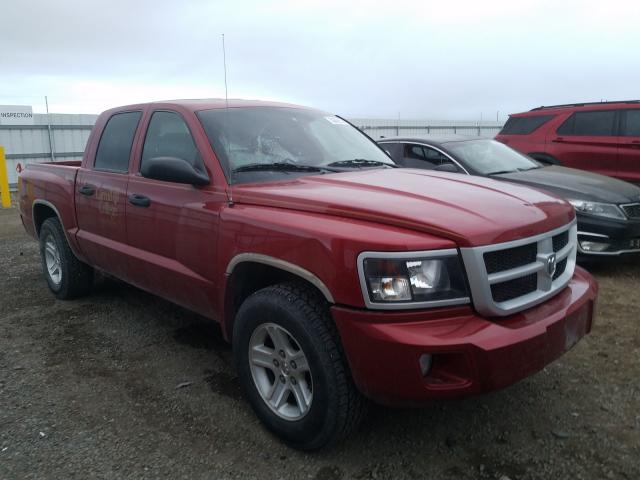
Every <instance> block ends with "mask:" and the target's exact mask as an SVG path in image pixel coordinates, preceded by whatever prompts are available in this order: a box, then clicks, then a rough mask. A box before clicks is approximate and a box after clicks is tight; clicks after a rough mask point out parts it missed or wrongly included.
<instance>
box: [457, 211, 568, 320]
mask: <svg viewBox="0 0 640 480" xmlns="http://www.w3.org/2000/svg"><path fill="white" fill-rule="evenodd" d="M576 247H577V227H576V222H575V221H573V222H572V223H570V224H568V225H565V226H564V227H560V228H557V229H555V230H552V231H550V232H547V233H544V234H541V235H536V236H534V237H529V238H524V239H521V240H516V241H513V242H506V243H502V244H497V245H488V246H484V247H473V248H462V249H460V251H461V253H462V258H463V261H464V264H465V268H466V270H467V276H468V277H469V286H470V288H471V296H472V299H473V303H474V306H475V308H476V310H478V311H479V312H480V313H482V314H485V315H499V316H500V315H509V314H511V313H515V312H518V311H521V310H524V309H526V308H529V307H532V306H533V305H536V304H538V303H541V302H543V301H544V300H546V299H547V298H549V297H551V296H553V295H555V294H556V293H557V292H558V291H560V290H561V289H562V288H564V287H565V286H566V284H567V283H568V282H569V280H570V279H571V277H572V276H573V271H574V269H575V258H576V249H577V248H576Z"/></svg>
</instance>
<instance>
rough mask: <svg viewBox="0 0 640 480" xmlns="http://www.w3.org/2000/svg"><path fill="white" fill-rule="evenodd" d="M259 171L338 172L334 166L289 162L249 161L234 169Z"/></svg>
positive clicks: (237, 171) (235, 170)
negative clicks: (315, 165)
mask: <svg viewBox="0 0 640 480" xmlns="http://www.w3.org/2000/svg"><path fill="white" fill-rule="evenodd" d="M259 171H274V172H337V170H334V169H332V168H326V167H314V166H312V165H298V164H295V163H288V162H273V163H249V164H248V165H243V166H241V167H238V168H234V169H233V173H239V172H259Z"/></svg>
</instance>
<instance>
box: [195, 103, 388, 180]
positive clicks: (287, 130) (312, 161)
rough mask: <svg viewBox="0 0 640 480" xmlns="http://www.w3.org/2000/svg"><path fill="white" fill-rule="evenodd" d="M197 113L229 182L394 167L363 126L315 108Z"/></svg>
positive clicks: (243, 108)
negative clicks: (360, 127)
mask: <svg viewBox="0 0 640 480" xmlns="http://www.w3.org/2000/svg"><path fill="white" fill-rule="evenodd" d="M198 118H199V119H200V121H201V122H202V125H203V126H204V129H205V132H206V134H207V137H208V138H209V142H210V143H211V146H212V147H213V149H214V151H215V153H216V155H217V156H218V158H219V159H220V161H221V162H222V164H223V168H224V169H225V171H226V173H227V177H228V178H229V180H230V183H242V182H254V181H268V180H274V179H277V178H282V177H283V176H289V175H318V174H323V173H327V172H335V171H345V170H352V169H354V168H385V166H386V165H391V166H395V165H394V163H393V161H392V160H391V159H390V158H389V157H388V156H387V155H386V154H385V153H384V152H383V151H382V150H381V149H380V148H379V147H378V146H377V145H376V144H375V143H374V142H372V141H371V140H370V139H369V138H367V137H366V136H365V135H364V134H362V132H360V131H359V130H358V129H356V128H354V127H352V126H351V125H349V124H348V123H347V122H345V121H344V120H342V119H341V118H339V117H336V116H333V115H327V114H326V113H322V112H318V111H315V110H307V109H302V108H288V107H240V108H229V109H212V110H203V111H200V112H198ZM309 167H313V168H309Z"/></svg>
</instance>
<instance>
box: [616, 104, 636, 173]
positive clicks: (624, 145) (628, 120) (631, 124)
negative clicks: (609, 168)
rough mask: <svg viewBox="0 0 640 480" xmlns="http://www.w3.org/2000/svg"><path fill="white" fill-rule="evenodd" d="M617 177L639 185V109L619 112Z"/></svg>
mask: <svg viewBox="0 0 640 480" xmlns="http://www.w3.org/2000/svg"><path fill="white" fill-rule="evenodd" d="M618 177H619V178H621V179H623V180H626V181H628V182H634V183H640V108H637V109H628V110H621V111H620V142H619V146H618Z"/></svg>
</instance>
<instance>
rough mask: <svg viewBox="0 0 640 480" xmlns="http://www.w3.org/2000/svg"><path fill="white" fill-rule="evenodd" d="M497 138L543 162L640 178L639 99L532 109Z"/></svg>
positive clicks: (516, 116)
mask: <svg viewBox="0 0 640 480" xmlns="http://www.w3.org/2000/svg"><path fill="white" fill-rule="evenodd" d="M496 140H498V141H500V142H502V143H506V144H508V145H509V146H510V147H512V148H515V149H516V150H518V151H520V152H522V153H526V154H528V155H529V156H531V157H533V158H535V159H536V160H539V161H541V162H544V163H548V164H558V165H565V166H567V167H574V168H581V169H583V170H591V171H592V172H597V173H601V174H603V175H609V176H612V177H617V178H620V179H622V180H627V181H630V182H636V183H638V182H640V100H628V101H620V102H598V103H575V104H569V105H554V106H549V107H538V108H534V109H533V110H531V111H529V112H524V113H516V114H513V115H510V116H509V120H507V123H505V125H504V127H503V128H502V130H501V131H500V133H499V134H498V135H497V136H496Z"/></svg>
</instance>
